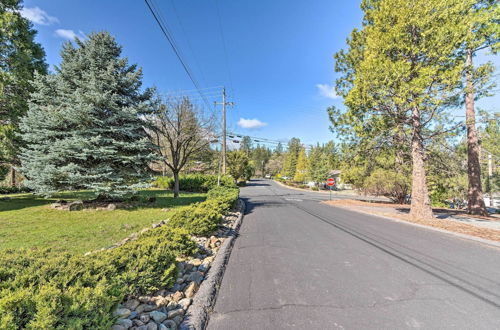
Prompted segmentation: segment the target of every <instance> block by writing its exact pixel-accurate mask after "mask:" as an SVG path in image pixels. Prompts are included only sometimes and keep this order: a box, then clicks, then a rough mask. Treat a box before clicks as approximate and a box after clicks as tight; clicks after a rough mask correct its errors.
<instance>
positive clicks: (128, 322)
mask: <svg viewBox="0 0 500 330" xmlns="http://www.w3.org/2000/svg"><path fill="white" fill-rule="evenodd" d="M116 324H117V325H121V326H122V327H124V328H125V329H128V328H131V327H132V326H133V323H132V321H131V320H129V319H118V321H116Z"/></svg>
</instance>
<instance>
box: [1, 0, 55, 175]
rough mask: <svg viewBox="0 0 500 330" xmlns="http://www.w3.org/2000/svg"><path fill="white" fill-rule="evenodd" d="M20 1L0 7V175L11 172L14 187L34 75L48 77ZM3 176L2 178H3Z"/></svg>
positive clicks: (40, 51)
mask: <svg viewBox="0 0 500 330" xmlns="http://www.w3.org/2000/svg"><path fill="white" fill-rule="evenodd" d="M20 2H21V1H20V0H7V1H2V3H1V4H0V69H1V70H0V174H2V173H3V174H5V173H6V169H8V168H9V167H10V169H11V185H15V184H16V181H15V179H16V175H15V167H16V166H18V165H19V159H18V153H19V147H20V146H21V141H20V139H19V136H18V131H19V119H20V117H21V116H22V115H24V114H25V113H26V111H27V110H28V104H27V100H28V98H29V94H30V93H31V92H32V91H33V87H32V85H31V81H32V80H33V78H34V74H35V72H40V73H42V74H45V73H46V72H47V65H46V64H45V52H44V50H43V48H42V46H41V45H40V44H38V43H36V42H35V41H34V39H35V35H36V31H35V30H34V29H33V26H32V24H31V23H30V22H29V21H28V20H27V19H26V18H24V17H22V16H21V14H20V10H21V4H20ZM2 176H3V175H0V177H2Z"/></svg>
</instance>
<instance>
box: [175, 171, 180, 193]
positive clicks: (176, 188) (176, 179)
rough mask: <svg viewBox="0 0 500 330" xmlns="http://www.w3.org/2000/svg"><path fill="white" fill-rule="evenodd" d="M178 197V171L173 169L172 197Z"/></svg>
mask: <svg viewBox="0 0 500 330" xmlns="http://www.w3.org/2000/svg"><path fill="white" fill-rule="evenodd" d="M177 197H179V171H174V198H177Z"/></svg>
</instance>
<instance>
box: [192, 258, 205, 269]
mask: <svg viewBox="0 0 500 330" xmlns="http://www.w3.org/2000/svg"><path fill="white" fill-rule="evenodd" d="M189 263H190V264H191V265H193V267H198V266H199V265H201V263H202V261H201V260H200V259H198V258H196V259H192V260H189Z"/></svg>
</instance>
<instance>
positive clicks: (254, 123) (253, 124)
mask: <svg viewBox="0 0 500 330" xmlns="http://www.w3.org/2000/svg"><path fill="white" fill-rule="evenodd" d="M266 125H267V123H264V122H261V121H260V120H258V119H245V118H240V120H239V121H238V126H240V127H243V128H248V129H255V128H261V127H264V126H266Z"/></svg>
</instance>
